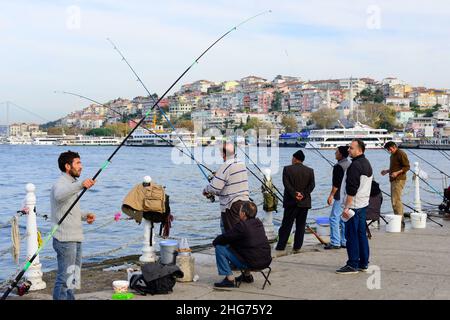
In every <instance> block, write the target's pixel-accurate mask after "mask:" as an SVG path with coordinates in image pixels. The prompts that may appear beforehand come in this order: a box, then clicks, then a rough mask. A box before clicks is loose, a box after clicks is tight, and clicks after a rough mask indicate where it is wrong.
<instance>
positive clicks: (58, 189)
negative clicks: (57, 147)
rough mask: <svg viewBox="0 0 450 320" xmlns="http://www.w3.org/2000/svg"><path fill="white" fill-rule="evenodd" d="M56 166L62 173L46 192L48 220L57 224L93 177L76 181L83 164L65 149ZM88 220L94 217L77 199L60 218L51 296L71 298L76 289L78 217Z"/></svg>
mask: <svg viewBox="0 0 450 320" xmlns="http://www.w3.org/2000/svg"><path fill="white" fill-rule="evenodd" d="M58 166H59V169H60V170H61V171H62V172H63V174H62V175H61V176H60V177H59V178H58V180H56V182H55V183H54V184H53V187H52V191H51V194H50V205H51V215H52V223H53V224H57V223H58V221H59V220H60V219H61V218H62V216H63V215H64V214H65V213H66V211H67V210H68V209H69V208H70V206H71V205H72V203H74V202H75V200H76V198H77V197H78V193H79V192H80V191H81V190H83V188H86V189H89V188H91V187H92V186H93V185H94V184H95V180H92V179H86V180H84V181H83V182H81V181H78V180H77V178H79V177H80V175H81V171H82V170H83V166H82V164H81V160H80V155H79V154H78V153H76V152H72V151H67V152H63V153H61V154H60V155H59V158H58ZM82 220H83V221H87V223H89V224H91V223H93V222H94V221H95V214H93V213H82V212H81V209H80V203H79V202H77V203H76V204H75V206H74V207H73V208H72V210H71V211H70V214H69V215H67V217H66V219H65V220H64V222H63V223H62V224H61V225H60V226H59V228H58V229H57V231H56V232H55V234H54V238H53V248H54V249H55V251H56V254H57V260H58V273H57V275H56V280H55V287H54V289H53V299H54V300H75V296H74V293H73V290H74V289H75V288H77V289H79V286H80V275H81V242H82V241H83V227H82V224H81V221H82Z"/></svg>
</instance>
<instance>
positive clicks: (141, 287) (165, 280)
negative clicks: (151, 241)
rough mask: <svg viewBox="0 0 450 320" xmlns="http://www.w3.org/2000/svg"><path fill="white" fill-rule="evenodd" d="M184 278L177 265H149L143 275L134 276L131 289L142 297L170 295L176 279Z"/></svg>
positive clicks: (144, 267) (143, 270)
mask: <svg viewBox="0 0 450 320" xmlns="http://www.w3.org/2000/svg"><path fill="white" fill-rule="evenodd" d="M182 277H184V274H183V272H182V271H181V270H180V268H179V267H178V266H176V265H163V264H161V263H157V262H154V263H147V264H145V265H144V266H143V267H142V274H138V275H133V276H132V277H131V279H130V288H131V289H133V290H135V291H136V292H138V293H139V294H141V295H144V296H145V295H147V294H151V295H155V294H168V293H171V292H172V291H173V287H174V286H175V283H176V279H177V278H182Z"/></svg>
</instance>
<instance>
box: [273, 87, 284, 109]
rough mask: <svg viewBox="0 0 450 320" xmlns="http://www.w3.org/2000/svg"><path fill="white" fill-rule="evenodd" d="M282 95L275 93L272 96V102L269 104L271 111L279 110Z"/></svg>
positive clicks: (278, 92)
mask: <svg viewBox="0 0 450 320" xmlns="http://www.w3.org/2000/svg"><path fill="white" fill-rule="evenodd" d="M282 97H283V95H282V94H281V92H280V91H275V92H274V94H273V100H272V104H271V108H272V111H280V110H281V99H282Z"/></svg>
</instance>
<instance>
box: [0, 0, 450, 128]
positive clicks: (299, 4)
mask: <svg viewBox="0 0 450 320" xmlns="http://www.w3.org/2000/svg"><path fill="white" fill-rule="evenodd" d="M269 9H270V10H272V13H271V14H267V15H264V16H261V17H259V18H257V19H255V20H252V21H251V22H249V23H248V24H245V25H243V26H242V27H241V28H239V29H238V30H237V31H235V32H232V33H231V34H230V35H229V36H228V37H226V38H225V39H224V40H223V41H222V42H220V43H219V44H218V45H217V46H216V47H215V48H213V49H212V50H211V51H210V52H209V53H208V54H207V55H206V56H205V57H204V58H203V59H202V60H201V61H200V63H199V64H198V65H196V66H195V67H194V68H193V69H192V70H191V72H190V73H189V74H187V75H186V77H184V78H183V79H182V80H181V82H180V83H179V84H178V85H177V86H176V87H175V90H177V89H178V88H179V87H180V85H181V84H183V83H188V82H192V81H195V80H198V79H209V80H213V81H222V80H231V79H240V78H242V77H244V76H247V75H257V76H262V77H266V78H268V79H272V78H273V77H274V76H276V75H277V74H285V75H295V76H300V77H302V78H303V79H306V80H308V79H324V78H343V77H348V76H350V75H353V76H356V77H363V76H370V77H373V78H375V79H382V78H383V77H386V76H397V77H399V78H401V79H403V80H405V81H407V82H409V83H411V84H413V85H416V86H419V85H420V86H429V87H437V88H450V80H449V75H450V61H449V57H450V42H449V39H450V2H448V1H446V0H435V1H433V0H430V1H425V0H422V1H417V0H404V1H403V0H395V1H392V0H383V1H379V0H371V1H366V0H348V1H343V0H342V1H341V0H315V1H300V0H292V1H291V0H277V1H273V0H271V1H269V0H258V1H252V0H250V1H249V0H246V1H233V0H226V1H225V0H224V1H215V0H214V1H213V0H210V1H206V0H204V1H201V0H199V1H188V0H183V1H181V0H180V1H148V0H147V1H143V0H142V1H133V0H130V1H112V0H91V1H76V0H73V1H55V0H52V1H20V0H16V1H1V0H0V40H1V42H0V102H3V101H6V100H8V101H13V102H15V103H16V104H18V105H21V106H23V107H25V108H28V109H30V110H32V111H34V112H35V113H37V114H39V115H41V116H42V117H43V118H45V119H49V120H55V119H57V118H59V117H62V116H64V115H66V114H67V113H68V112H70V111H73V110H76V109H80V108H82V107H84V106H86V105H87V102H85V101H82V100H80V99H78V98H75V97H72V96H67V95H57V94H54V91H55V90H66V91H73V92H78V93H81V94H83V95H87V96H89V97H91V98H93V99H95V100H100V101H107V100H110V99H113V98H117V97H127V98H132V97H134V96H137V95H144V94H145V91H144V89H143V88H142V87H140V85H139V84H138V83H137V82H136V81H135V79H134V77H133V76H132V74H131V72H130V71H129V70H128V68H127V67H126V65H125V64H124V63H123V62H122V61H121V59H120V57H119V56H118V55H117V53H116V52H115V51H114V50H112V47H111V45H110V44H109V43H108V42H107V41H106V38H107V37H110V38H112V39H113V40H114V41H115V42H116V44H117V45H118V46H119V48H120V49H121V50H122V52H123V53H124V54H125V55H126V56H127V58H128V59H129V60H130V62H131V63H132V64H133V65H134V66H135V68H136V70H137V71H138V73H139V74H140V75H141V77H142V79H143V80H144V82H145V83H146V85H147V87H148V88H149V89H150V91H152V92H157V93H158V94H161V93H163V92H164V91H165V90H166V89H167V88H168V87H169V86H170V84H171V83H172V82H173V81H174V80H175V79H176V78H177V77H178V76H179V74H180V73H181V72H182V71H184V69H185V68H186V67H187V66H188V65H190V64H191V63H192V62H193V60H194V59H195V58H196V57H197V56H198V55H199V54H200V53H201V52H202V51H203V49H205V48H206V47H207V46H208V45H210V44H211V43H212V42H213V41H214V40H215V39H216V38H218V37H219V36H220V35H221V34H223V33H224V32H225V31H227V30H229V29H230V28H231V27H232V26H234V25H236V24H238V23H240V22H241V21H242V20H244V19H246V18H248V17H250V16H253V15H255V14H257V13H259V12H261V11H265V10H269ZM5 109H6V108H5V107H4V104H0V124H4V123H5V122H6V121H5V115H6V112H5ZM18 120H24V121H35V122H38V123H41V122H43V120H42V119H40V118H37V117H35V116H31V115H28V114H27V113H25V112H23V111H21V110H19V109H18V108H12V109H11V121H18Z"/></svg>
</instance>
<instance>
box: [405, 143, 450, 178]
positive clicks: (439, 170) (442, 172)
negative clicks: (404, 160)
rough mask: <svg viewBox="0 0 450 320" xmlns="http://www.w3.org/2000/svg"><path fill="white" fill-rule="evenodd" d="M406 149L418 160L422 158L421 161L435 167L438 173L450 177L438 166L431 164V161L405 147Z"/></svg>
mask: <svg viewBox="0 0 450 320" xmlns="http://www.w3.org/2000/svg"><path fill="white" fill-rule="evenodd" d="M406 150H408V152H410V153H412V154H413V155H414V156H416V157H417V158H419V159H420V160H422V161H423V162H425V163H427V164H428V165H429V166H431V167H433V168H434V169H436V170H437V171H438V172H439V173H441V174H443V175H445V176H446V177H447V178H450V175H448V174H447V173H445V172H444V171H442V170H441V169H439V168H438V167H436V166H435V165H433V164H432V163H431V162H429V161H427V160H425V159H424V158H422V157H421V156H419V155H418V154H417V153H415V152H413V151H412V150H410V149H406Z"/></svg>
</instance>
